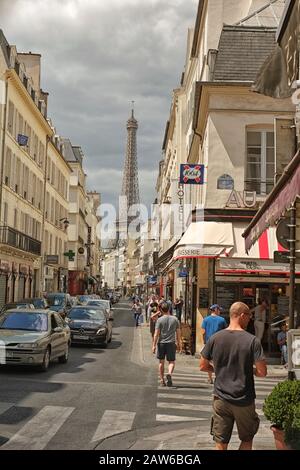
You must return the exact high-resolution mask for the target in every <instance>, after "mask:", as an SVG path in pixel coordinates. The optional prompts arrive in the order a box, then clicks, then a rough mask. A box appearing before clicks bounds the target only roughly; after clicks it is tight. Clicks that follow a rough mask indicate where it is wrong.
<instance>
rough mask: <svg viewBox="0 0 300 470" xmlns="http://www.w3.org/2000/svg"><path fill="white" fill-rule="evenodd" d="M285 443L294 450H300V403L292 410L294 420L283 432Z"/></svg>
mask: <svg viewBox="0 0 300 470" xmlns="http://www.w3.org/2000/svg"><path fill="white" fill-rule="evenodd" d="M285 441H286V443H287V444H288V445H289V446H290V447H291V448H292V449H294V450H300V403H299V405H298V406H296V407H295V409H294V419H293V421H292V424H291V426H289V427H287V429H286V431H285Z"/></svg>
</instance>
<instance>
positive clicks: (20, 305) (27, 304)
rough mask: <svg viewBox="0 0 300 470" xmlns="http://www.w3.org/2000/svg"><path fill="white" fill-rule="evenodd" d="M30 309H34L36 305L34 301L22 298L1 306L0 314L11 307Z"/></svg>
mask: <svg viewBox="0 0 300 470" xmlns="http://www.w3.org/2000/svg"><path fill="white" fill-rule="evenodd" d="M19 308H20V309H23V310H24V309H28V310H34V305H33V303H31V302H29V301H26V300H21V301H20V302H12V303H10V304H5V305H3V307H2V308H1V311H0V314H2V313H4V312H6V311H7V310H11V309H19Z"/></svg>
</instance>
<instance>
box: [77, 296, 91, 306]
mask: <svg viewBox="0 0 300 470" xmlns="http://www.w3.org/2000/svg"><path fill="white" fill-rule="evenodd" d="M89 300H91V296H90V295H77V302H78V304H79V305H85V304H86V303H87V302H88V301H89Z"/></svg>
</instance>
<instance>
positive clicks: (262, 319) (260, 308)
mask: <svg viewBox="0 0 300 470" xmlns="http://www.w3.org/2000/svg"><path fill="white" fill-rule="evenodd" d="M268 307H269V304H268V301H267V300H259V301H258V305H257V306H256V307H255V308H254V309H253V312H254V328H255V336H256V337H257V338H258V339H259V340H260V341H262V339H263V336H264V332H265V324H266V321H267V309H268Z"/></svg>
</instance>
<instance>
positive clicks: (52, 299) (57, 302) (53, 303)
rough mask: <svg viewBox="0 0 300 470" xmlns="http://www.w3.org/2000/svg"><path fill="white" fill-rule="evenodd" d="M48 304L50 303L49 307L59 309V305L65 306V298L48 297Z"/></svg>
mask: <svg viewBox="0 0 300 470" xmlns="http://www.w3.org/2000/svg"><path fill="white" fill-rule="evenodd" d="M47 300H48V302H49V305H50V306H51V307H52V306H54V307H57V306H59V305H63V304H64V297H61V296H56V295H54V296H51V297H48V298H47Z"/></svg>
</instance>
